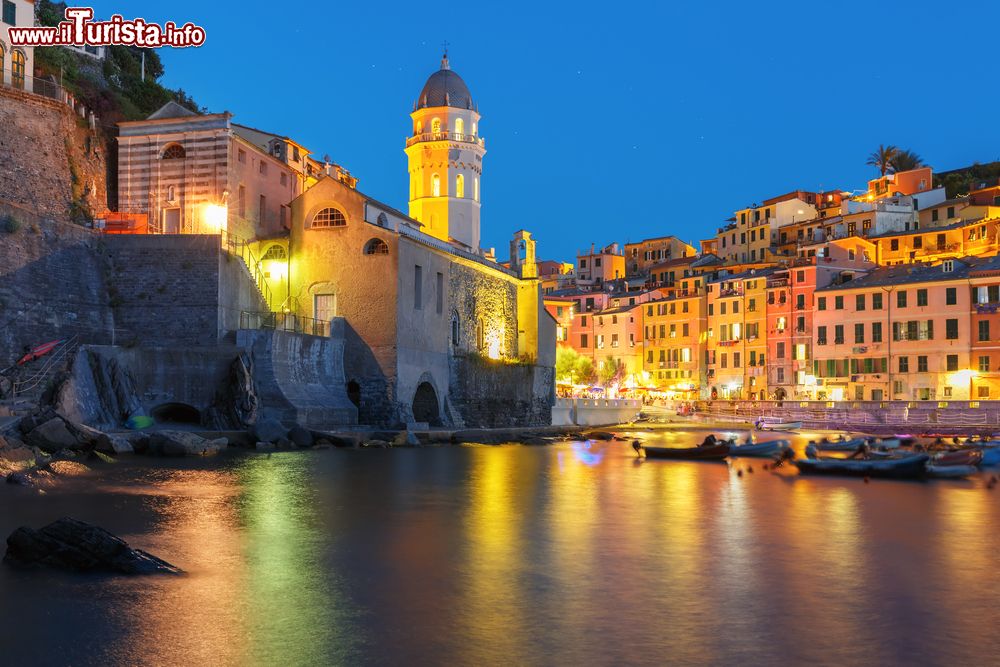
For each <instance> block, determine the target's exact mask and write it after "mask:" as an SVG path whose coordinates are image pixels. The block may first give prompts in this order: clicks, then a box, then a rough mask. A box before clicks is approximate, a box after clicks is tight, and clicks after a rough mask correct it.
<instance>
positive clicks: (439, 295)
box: [434, 272, 444, 315]
mask: <svg viewBox="0 0 1000 667" xmlns="http://www.w3.org/2000/svg"><path fill="white" fill-rule="evenodd" d="M434 286H435V287H436V288H437V291H436V293H435V294H434V297H435V299H436V300H437V303H436V304H435V310H436V311H437V314H438V315H440V314H441V313H443V312H444V274H443V273H441V272H438V274H437V280H436V282H435V285H434Z"/></svg>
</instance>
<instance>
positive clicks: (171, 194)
mask: <svg viewBox="0 0 1000 667" xmlns="http://www.w3.org/2000/svg"><path fill="white" fill-rule="evenodd" d="M176 200H177V187H176V186H174V185H171V186H169V187H168V188H167V201H176Z"/></svg>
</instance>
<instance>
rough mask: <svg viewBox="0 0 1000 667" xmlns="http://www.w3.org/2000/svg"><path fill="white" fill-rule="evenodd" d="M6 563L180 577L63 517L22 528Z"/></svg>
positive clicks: (97, 529)
mask: <svg viewBox="0 0 1000 667" xmlns="http://www.w3.org/2000/svg"><path fill="white" fill-rule="evenodd" d="M4 562H6V563H9V564H10V565H15V566H21V567H27V566H32V565H42V566H47V567H54V568H58V569H62V570H76V571H80V572H90V571H98V572H120V573H123V574H180V573H181V570H180V569H179V568H177V567H175V566H173V565H171V564H170V563H168V562H166V561H164V560H161V559H159V558H157V557H156V556H153V555H152V554H148V553H146V552H145V551H142V550H141V549H133V548H131V547H130V546H129V545H128V544H127V543H126V542H125V541H124V540H122V539H121V538H119V537H115V536H114V535H112V534H111V533H109V532H108V531H106V530H104V529H103V528H100V527H98V526H93V525H91V524H89V523H84V522H83V521H78V520H76V519H71V518H68V517H64V518H62V519H59V520H58V521H55V522H53V523H50V524H49V525H47V526H45V527H44V528H42V529H41V530H34V529H32V528H28V527H27V526H21V527H20V528H18V529H17V530H15V531H14V532H13V533H11V534H10V537H8V538H7V555H6V556H4Z"/></svg>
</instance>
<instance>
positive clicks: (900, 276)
mask: <svg viewBox="0 0 1000 667" xmlns="http://www.w3.org/2000/svg"><path fill="white" fill-rule="evenodd" d="M951 261H952V262H953V264H952V266H953V268H952V270H951V271H947V272H946V271H945V270H944V267H945V265H944V264H937V265H931V264H898V265H896V266H885V267H882V268H879V269H875V270H874V271H870V272H869V273H867V274H865V275H863V276H860V277H858V278H855V279H853V280H848V281H847V282H844V283H840V284H836V285H827V286H826V287H820V288H818V289H817V290H816V291H817V292H836V291H839V290H850V289H863V288H870V287H891V286H895V285H908V284H912V283H930V282H941V281H947V280H964V279H965V278H968V277H969V274H970V272H971V271H972V270H973V269H977V270H983V268H984V265H990V264H992V263H997V265H998V268H1000V260H998V259H997V258H996V257H992V258H990V259H989V260H983V259H981V258H979V257H963V258H962V259H956V260H951Z"/></svg>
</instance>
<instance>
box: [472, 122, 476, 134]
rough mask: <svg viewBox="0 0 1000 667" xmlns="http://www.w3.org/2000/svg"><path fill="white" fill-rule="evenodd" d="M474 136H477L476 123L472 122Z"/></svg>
mask: <svg viewBox="0 0 1000 667" xmlns="http://www.w3.org/2000/svg"><path fill="white" fill-rule="evenodd" d="M472 134H473V136H475V134H476V121H472Z"/></svg>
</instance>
